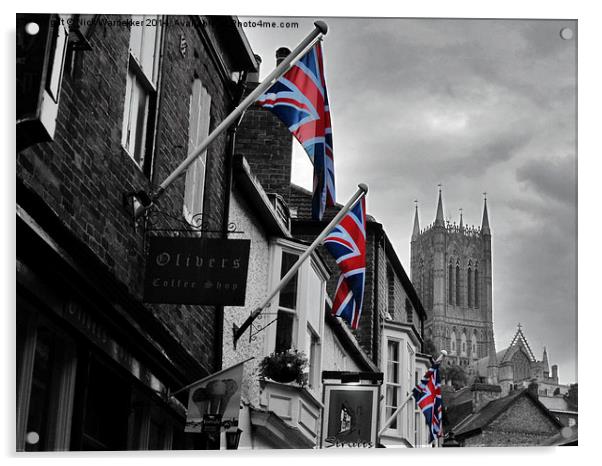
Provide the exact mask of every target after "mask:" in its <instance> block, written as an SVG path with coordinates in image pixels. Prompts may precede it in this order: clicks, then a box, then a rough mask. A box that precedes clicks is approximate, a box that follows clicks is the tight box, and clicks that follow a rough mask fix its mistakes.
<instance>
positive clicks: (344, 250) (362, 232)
mask: <svg viewBox="0 0 602 466" xmlns="http://www.w3.org/2000/svg"><path fill="white" fill-rule="evenodd" d="M324 246H326V249H328V252H330V254H332V256H333V257H334V258H335V259H336V261H337V264H338V265H339V269H341V276H340V278H339V282H338V284H337V290H336V293H335V295H334V300H333V303H332V313H333V314H334V315H336V316H339V317H342V318H343V319H345V320H346V321H347V322H348V323H349V325H351V328H352V329H356V328H357V327H358V324H359V321H360V315H361V313H362V301H363V299H364V281H365V276H366V198H365V197H362V198H361V199H360V201H359V202H357V203H356V204H355V205H354V206H353V208H352V209H351V210H350V211H349V213H348V214H347V215H345V217H343V219H342V220H341V221H340V223H339V224H338V225H337V226H336V227H334V228H333V230H332V231H331V232H330V233H329V235H328V236H327V237H326V238H325V239H324Z"/></svg>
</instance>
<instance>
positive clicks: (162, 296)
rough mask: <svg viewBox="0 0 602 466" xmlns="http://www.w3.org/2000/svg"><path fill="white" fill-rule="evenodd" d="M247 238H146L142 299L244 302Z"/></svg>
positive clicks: (235, 304) (234, 303) (175, 302)
mask: <svg viewBox="0 0 602 466" xmlns="http://www.w3.org/2000/svg"><path fill="white" fill-rule="evenodd" d="M250 245H251V242H250V240H235V239H209V238H187V237H163V236H153V237H150V238H149V253H148V256H147V263H146V277H145V283H144V301H145V302H148V303H170V304H208V305H220V304H221V305H228V306H244V304H245V290H246V286H247V270H248V266H249V249H250Z"/></svg>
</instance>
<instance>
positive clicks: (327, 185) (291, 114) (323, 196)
mask: <svg viewBox="0 0 602 466" xmlns="http://www.w3.org/2000/svg"><path fill="white" fill-rule="evenodd" d="M257 102H258V103H259V105H261V106H262V107H264V108H267V109H269V110H271V111H272V112H273V113H274V114H276V115H277V116H278V118H280V119H281V120H282V121H283V122H284V124H285V125H286V126H287V127H288V129H289V130H290V132H291V133H293V135H294V136H295V137H296V138H297V140H298V141H299V142H300V143H301V145H302V146H303V148H304V149H305V152H307V155H308V156H309V158H310V160H311V161H312V163H313V165H314V180H313V197H312V217H313V219H314V220H322V216H323V215H324V210H325V208H326V206H334V205H335V187H334V158H333V153H332V128H331V125H330V107H329V105H328V95H327V93H326V81H325V80H324V64H323V61H322V46H321V44H320V42H317V43H316V45H314V46H313V47H312V48H311V49H310V50H309V51H308V52H307V53H306V54H305V55H304V56H303V57H302V58H301V59H300V60H299V61H297V62H296V63H295V65H293V66H292V67H291V69H290V70H288V71H287V72H286V73H285V74H284V75H283V76H282V77H280V78H279V79H278V80H277V81H276V82H275V83H274V84H273V85H272V86H271V87H270V88H269V89H268V90H267V91H265V92H264V93H263V94H262V95H261V96H259V98H258V99H257Z"/></svg>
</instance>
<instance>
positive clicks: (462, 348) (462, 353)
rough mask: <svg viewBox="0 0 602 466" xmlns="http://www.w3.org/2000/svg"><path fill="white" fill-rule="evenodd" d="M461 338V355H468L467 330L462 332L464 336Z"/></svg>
mask: <svg viewBox="0 0 602 466" xmlns="http://www.w3.org/2000/svg"><path fill="white" fill-rule="evenodd" d="M460 338H461V343H460V344H461V345H462V346H461V347H460V351H461V356H466V332H462V336H461V337H460Z"/></svg>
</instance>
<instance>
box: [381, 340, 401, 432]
mask: <svg viewBox="0 0 602 466" xmlns="http://www.w3.org/2000/svg"><path fill="white" fill-rule="evenodd" d="M385 390H386V400H385V419H389V418H390V417H391V416H392V415H393V413H394V412H395V410H396V409H397V407H398V406H399V400H400V394H401V379H400V361H399V341H396V340H389V341H388V342H387V382H386V388H385ZM389 429H398V425H397V418H395V419H394V420H393V422H392V423H391V424H390V425H389Z"/></svg>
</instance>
